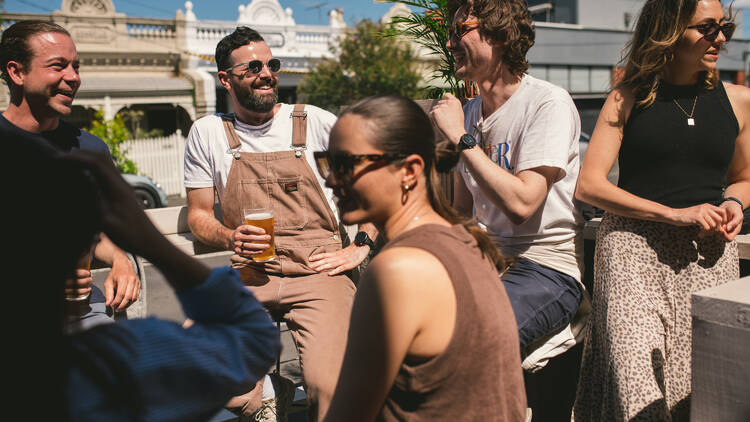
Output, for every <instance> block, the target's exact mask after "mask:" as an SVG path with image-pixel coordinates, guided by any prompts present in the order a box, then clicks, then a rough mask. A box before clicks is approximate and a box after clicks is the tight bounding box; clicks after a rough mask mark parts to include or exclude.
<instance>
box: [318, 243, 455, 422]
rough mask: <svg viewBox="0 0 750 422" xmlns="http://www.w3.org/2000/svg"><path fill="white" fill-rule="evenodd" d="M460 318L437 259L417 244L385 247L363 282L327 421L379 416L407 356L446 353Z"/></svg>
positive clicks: (358, 294) (448, 279) (446, 279)
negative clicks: (420, 248) (413, 245)
mask: <svg viewBox="0 0 750 422" xmlns="http://www.w3.org/2000/svg"><path fill="white" fill-rule="evenodd" d="M415 268H418V269H419V271H415ZM435 309H441V312H439V313H435ZM455 318H456V300H455V293H454V291H453V287H452V284H451V281H450V278H449V277H448V274H447V272H446V271H445V268H444V267H443V266H442V265H441V264H440V261H438V260H437V258H435V257H434V256H432V255H430V254H429V253H427V252H425V251H422V250H417V249H414V248H401V247H396V248H392V249H388V250H385V251H383V252H381V253H380V254H379V255H378V256H377V257H375V259H373V261H372V262H371V263H370V265H369V266H368V268H367V273H366V274H365V276H364V277H363V280H362V281H361V282H360V284H359V286H358V291H357V296H356V298H355V299H354V306H353V308H352V317H351V324H350V326H349V336H348V341H347V347H346V353H345V355H344V363H343V366H342V369H341V374H340V376H339V379H338V383H337V385H336V390H335V392H334V395H333V399H332V401H331V406H330V408H329V410H328V413H327V415H326V417H325V419H324V420H325V421H328V422H330V421H372V420H375V418H376V416H377V414H378V412H380V409H381V408H382V407H383V403H384V401H385V398H386V396H387V395H388V392H389V391H390V389H391V386H392V385H393V381H394V379H395V378H396V374H397V372H398V369H399V367H400V366H401V364H402V363H403V361H404V359H406V358H407V357H412V358H414V359H419V360H426V359H429V358H431V357H434V356H436V355H438V354H440V353H442V352H443V351H444V350H445V348H446V347H447V346H448V344H449V342H450V338H451V337H452V335H453V329H454V326H455Z"/></svg>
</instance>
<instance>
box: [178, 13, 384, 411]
mask: <svg viewBox="0 0 750 422" xmlns="http://www.w3.org/2000/svg"><path fill="white" fill-rule="evenodd" d="M216 64H217V69H218V77H219V81H220V82H221V84H222V86H224V88H226V90H227V91H228V92H229V95H230V97H231V100H232V105H233V108H234V111H235V112H234V113H230V114H217V115H212V116H206V117H203V118H201V119H199V120H197V121H196V122H195V124H194V125H193V127H192V128H191V130H190V134H189V136H188V140H187V146H186V150H185V186H186V187H187V198H188V225H189V226H190V229H191V230H192V232H193V234H194V235H195V236H196V237H197V238H198V239H199V240H200V241H202V242H204V243H206V244H209V245H213V246H215V247H218V248H222V249H226V250H231V251H234V252H235V255H234V256H233V257H232V264H233V266H234V267H235V268H237V269H238V270H239V271H240V274H241V276H242V279H243V282H244V283H245V285H246V286H247V287H248V288H249V289H250V290H251V291H252V292H253V293H254V294H255V295H256V297H257V298H258V300H260V301H261V302H262V303H263V304H264V305H265V306H266V308H267V309H268V310H269V311H271V312H272V313H274V314H275V315H277V316H281V317H283V318H284V319H285V320H286V321H287V322H288V323H289V328H290V331H291V332H292V336H293V337H294V341H295V344H296V345H297V348H298V350H299V353H300V361H301V363H302V375H303V377H304V379H305V385H306V391H307V397H308V403H309V405H310V407H309V413H310V415H311V416H312V417H313V418H315V417H316V416H318V417H322V415H324V414H325V412H326V410H327V409H328V405H329V403H330V399H331V396H332V394H333V391H334V387H335V385H336V381H337V379H338V374H339V371H340V369H341V364H342V359H343V355H344V347H345V345H346V333H347V330H348V323H349V314H350V311H351V306H352V301H353V298H354V291H355V288H354V284H353V283H352V281H351V280H350V279H349V278H348V277H347V276H345V275H343V274H342V273H343V272H344V271H347V270H350V269H352V268H355V267H356V266H357V265H359V263H360V262H362V260H363V259H364V258H365V257H366V256H367V254H368V253H369V251H370V248H371V246H372V241H371V240H370V237H371V236H372V237H374V236H375V234H376V233H377V231H376V230H375V229H374V227H372V226H369V227H361V228H360V229H361V231H360V233H358V235H357V238H356V239H355V241H354V243H352V244H350V245H349V246H347V247H346V248H343V249H342V236H341V234H340V230H339V222H338V218H337V213H336V212H335V210H336V205H335V203H334V202H333V194H332V192H331V190H330V189H328V188H326V187H325V180H324V179H323V178H322V177H321V176H320V174H319V173H318V171H317V166H316V165H315V161H314V157H313V153H314V152H315V151H325V150H327V149H328V134H329V132H330V129H331V127H332V126H333V124H334V122H335V121H336V117H335V116H334V115H333V114H331V113H328V112H326V111H324V110H321V109H319V108H317V107H314V106H310V105H300V104H298V105H290V104H281V103H277V101H278V84H279V78H278V72H279V70H280V67H281V63H280V61H279V60H278V59H276V58H274V57H273V55H272V54H271V50H270V49H269V48H268V45H267V44H266V43H265V41H264V40H263V38H262V37H261V35H260V34H258V32H256V31H254V30H252V29H250V28H247V27H238V28H237V29H236V30H235V31H234V32H233V33H232V34H229V35H227V36H226V37H224V39H222V40H221V41H220V42H219V44H218V45H217V47H216ZM215 194H216V195H217V196H218V198H219V203H220V205H221V212H222V220H223V221H219V220H218V219H217V218H216V217H215V216H214V211H213V210H214V196H215ZM254 203H262V204H268V206H269V207H270V208H271V209H272V210H273V214H274V215H273V217H274V230H273V231H274V233H273V234H274V240H273V242H274V246H275V250H276V257H275V258H274V259H273V260H270V261H260V260H257V261H256V260H254V259H253V257H255V256H257V255H259V254H261V253H263V252H265V251H266V250H267V249H269V247H270V246H271V244H270V242H271V236H270V233H266V231H265V230H264V229H262V228H259V227H255V226H252V225H248V224H245V219H244V213H243V208H247V207H251V206H252V205H253V204H254ZM269 381H271V382H269ZM290 384H291V383H290V382H289V381H288V380H284V379H283V378H281V377H277V376H274V377H273V378H272V379H269V377H266V379H265V382H264V380H261V381H260V382H259V383H258V384H257V385H256V386H255V387H254V388H253V386H248V389H251V388H252V390H251V391H250V392H249V393H247V394H245V395H243V396H239V397H236V398H235V399H233V400H232V401H230V403H228V405H227V407H228V408H230V410H233V411H235V412H236V413H239V414H241V415H242V416H243V418H245V417H247V418H249V417H251V416H257V417H259V418H261V419H259V420H264V421H273V420H286V406H287V405H288V403H289V401H290V400H291V397H292V395H293V391H292V388H291V386H290ZM274 390H275V392H274ZM261 396H262V400H261Z"/></svg>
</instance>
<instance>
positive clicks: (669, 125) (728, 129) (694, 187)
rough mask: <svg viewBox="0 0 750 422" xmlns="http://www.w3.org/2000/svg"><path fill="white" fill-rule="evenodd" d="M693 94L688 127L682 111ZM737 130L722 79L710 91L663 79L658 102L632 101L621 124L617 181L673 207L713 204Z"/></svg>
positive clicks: (687, 109) (723, 180)
mask: <svg viewBox="0 0 750 422" xmlns="http://www.w3.org/2000/svg"><path fill="white" fill-rule="evenodd" d="M696 95H697V96H698V97H697V98H698V99H697V100H696V101H695V112H694V114H693V119H694V122H695V125H694V126H690V125H689V124H688V117H687V115H686V114H685V113H690V112H691V110H692V108H693V101H694V100H695V98H696ZM674 101H677V103H678V104H679V105H680V106H681V107H682V108H683V109H684V110H685V112H683V111H681V110H680V108H678V107H677V105H676V104H675V103H674ZM738 134H739V124H738V123H737V118H736V117H735V115H734V111H733V110H732V106H731V104H730V103H729V98H728V97H727V93H726V91H725V90H724V85H723V84H722V83H719V84H718V86H717V87H716V88H714V89H711V90H709V89H706V88H703V87H698V86H675V85H669V84H666V83H664V82H662V83H661V87H660V88H659V91H658V93H657V97H656V101H655V102H654V103H653V104H652V105H651V106H650V107H648V108H645V109H643V108H641V107H639V106H638V105H637V104H636V105H635V106H633V110H632V111H631V113H630V118H629V119H628V122H627V123H626V124H625V128H624V133H623V139H622V145H621V147H620V157H619V165H620V178H619V181H618V186H619V187H620V188H622V189H624V190H626V191H628V192H630V193H632V194H634V195H637V196H640V197H642V198H645V199H649V200H652V201H655V202H658V203H661V204H664V205H666V206H669V207H673V208H685V207H690V206H693V205H697V204H701V203H706V202H707V203H714V204H715V203H717V202H718V201H719V200H720V198H721V196H722V192H723V189H724V187H725V186H726V177H727V171H728V169H729V164H730V162H731V160H732V155H733V154H734V143H735V140H736V139H737V135H738Z"/></svg>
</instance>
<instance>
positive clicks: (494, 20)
mask: <svg viewBox="0 0 750 422" xmlns="http://www.w3.org/2000/svg"><path fill="white" fill-rule="evenodd" d="M462 6H468V7H469V10H470V12H471V14H472V15H473V16H476V18H477V20H478V21H479V34H480V35H482V37H484V38H486V39H488V40H490V41H491V42H493V43H497V44H500V45H502V47H503V63H504V64H505V65H506V66H507V67H508V70H510V72H511V73H512V74H513V75H515V76H521V75H522V74H524V73H526V71H527V70H529V62H528V61H527V60H526V53H527V52H528V51H529V49H530V48H531V47H532V46H533V45H534V38H535V36H536V34H535V32H534V22H533V20H532V19H531V13H530V12H529V7H528V5H527V3H526V0H503V1H497V0H448V13H449V15H450V19H453V16H455V14H456V10H458V9H459V8H460V7H462Z"/></svg>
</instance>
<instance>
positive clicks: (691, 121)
mask: <svg viewBox="0 0 750 422" xmlns="http://www.w3.org/2000/svg"><path fill="white" fill-rule="evenodd" d="M672 101H673V102H674V104H675V105H676V106H677V108H679V109H680V111H681V112H683V113H684V114H685V116H687V124H688V126H695V119H693V114H695V104H696V103H697V102H698V96H697V95H696V96H695V98H694V99H693V108H692V109H691V110H690V114H688V112H687V111H685V109H684V108H682V106H681V105H680V103H678V102H677V99H675V98H673V99H672Z"/></svg>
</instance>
